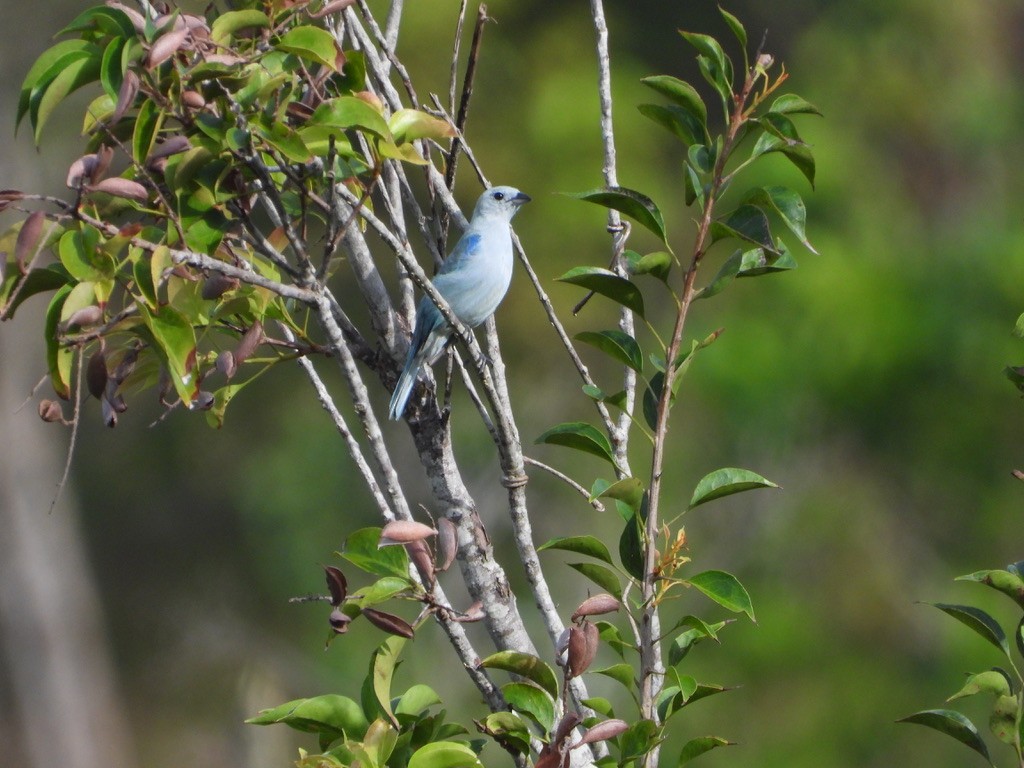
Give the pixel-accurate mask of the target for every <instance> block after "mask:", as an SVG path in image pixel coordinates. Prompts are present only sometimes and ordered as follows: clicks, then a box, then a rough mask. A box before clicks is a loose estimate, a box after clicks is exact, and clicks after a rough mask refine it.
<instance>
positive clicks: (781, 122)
mask: <svg viewBox="0 0 1024 768" xmlns="http://www.w3.org/2000/svg"><path fill="white" fill-rule="evenodd" d="M761 124H762V125H763V126H764V127H765V132H764V133H763V134H761V136H760V137H759V138H758V140H757V143H755V144H754V149H753V150H752V151H751V153H750V157H751V159H753V158H757V157H760V156H761V155H765V154H768V153H769V152H781V153H782V154H783V155H785V156H786V157H787V158H788V159H789V161H790V162H791V163H793V165H795V166H796V167H797V170H799V171H800V172H801V173H802V174H803V175H804V176H805V177H806V178H807V181H809V182H810V184H811V186H812V187H813V186H814V170H815V164H814V155H813V154H812V153H811V150H810V148H809V147H808V146H807V145H806V144H804V142H803V141H802V140H801V139H800V136H799V134H798V133H797V131H796V126H794V125H793V122H792V121H791V120H790V119H789V118H788V117H786V116H785V115H783V114H781V113H776V112H769V113H768V114H766V115H765V116H764V117H762V118H761Z"/></svg>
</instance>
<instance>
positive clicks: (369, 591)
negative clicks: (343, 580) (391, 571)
mask: <svg viewBox="0 0 1024 768" xmlns="http://www.w3.org/2000/svg"><path fill="white" fill-rule="evenodd" d="M410 586H411V584H410V582H409V577H408V576H405V577H398V576H383V577H381V578H379V579H377V581H375V582H374V583H373V584H370V585H369V586H366V587H363V588H361V589H358V590H356V591H355V592H353V593H352V599H353V601H354V602H355V604H356V605H358V606H359V607H360V608H370V607H372V606H374V605H379V604H380V603H383V602H386V601H388V600H390V599H391V598H392V597H394V596H395V595H397V594H400V593H402V592H405V591H406V590H408V589H409V588H410Z"/></svg>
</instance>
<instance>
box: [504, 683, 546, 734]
mask: <svg viewBox="0 0 1024 768" xmlns="http://www.w3.org/2000/svg"><path fill="white" fill-rule="evenodd" d="M501 694H502V696H504V697H505V701H507V702H508V704H509V706H510V707H512V709H514V710H516V711H518V712H522V713H523V714H524V715H529V716H530V717H531V718H532V719H533V720H534V721H535V722H536V723H537V724H538V725H539V726H540V727H541V728H543V729H544V732H545V733H548V732H550V731H551V729H552V728H553V727H554V724H555V704H554V700H553V699H552V698H551V696H549V695H548V694H547V693H546V692H545V691H543V690H541V689H540V688H538V687H537V686H536V685H533V684H532V683H523V682H514V683H506V684H505V685H503V686H502V687H501Z"/></svg>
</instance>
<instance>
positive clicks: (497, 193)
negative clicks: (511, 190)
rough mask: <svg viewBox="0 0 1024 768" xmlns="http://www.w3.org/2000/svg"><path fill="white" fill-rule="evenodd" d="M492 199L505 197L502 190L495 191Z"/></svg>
mask: <svg viewBox="0 0 1024 768" xmlns="http://www.w3.org/2000/svg"><path fill="white" fill-rule="evenodd" d="M494 199H495V200H504V199H505V193H504V192H495V193H494Z"/></svg>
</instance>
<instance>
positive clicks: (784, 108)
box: [768, 93, 821, 117]
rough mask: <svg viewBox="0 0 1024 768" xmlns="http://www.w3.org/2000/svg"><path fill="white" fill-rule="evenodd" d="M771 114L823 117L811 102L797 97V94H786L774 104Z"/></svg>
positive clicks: (770, 110) (770, 109)
mask: <svg viewBox="0 0 1024 768" xmlns="http://www.w3.org/2000/svg"><path fill="white" fill-rule="evenodd" d="M768 111H769V112H778V113H779V114H782V115H796V114H808V115H818V116H819V117H820V116H821V112H820V111H818V108H817V107H816V106H814V105H813V104H811V102H809V101H805V100H804V99H802V98H800V97H799V96H797V95H796V94H795V93H784V94H783V95H782V96H779V98H777V99H776V100H775V101H773V102H772V105H771V107H770V108H769V110H768Z"/></svg>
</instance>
